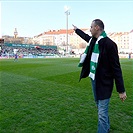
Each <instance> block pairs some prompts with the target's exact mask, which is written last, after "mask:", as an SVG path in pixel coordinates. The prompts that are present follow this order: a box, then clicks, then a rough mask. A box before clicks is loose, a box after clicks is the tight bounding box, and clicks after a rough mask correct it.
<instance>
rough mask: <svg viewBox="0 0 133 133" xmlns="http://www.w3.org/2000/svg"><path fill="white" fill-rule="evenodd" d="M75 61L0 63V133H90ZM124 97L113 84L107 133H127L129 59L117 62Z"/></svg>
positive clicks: (87, 98) (88, 100) (131, 114)
mask: <svg viewBox="0 0 133 133" xmlns="http://www.w3.org/2000/svg"><path fill="white" fill-rule="evenodd" d="M78 62H79V59H76V58H51V59H47V58H45V59H19V60H18V62H14V61H13V59H3V60H0V82H1V84H0V133H96V130H97V109H96V106H95V102H94V99H93V94H92V89H91V84H90V79H89V78H86V79H82V80H81V81H80V82H79V74H80V70H81V68H78V67H77V65H78ZM120 62H121V67H122V72H123V77H124V83H125V88H126V92H127V96H128V97H127V99H126V101H125V102H124V103H123V102H121V101H120V99H119V95H118V93H117V92H116V89H115V86H114V90H113V94H112V98H111V101H110V107H109V115H110V123H111V133H133V99H132V98H133V90H132V89H133V80H132V79H133V75H132V74H133V60H129V59H121V60H120Z"/></svg>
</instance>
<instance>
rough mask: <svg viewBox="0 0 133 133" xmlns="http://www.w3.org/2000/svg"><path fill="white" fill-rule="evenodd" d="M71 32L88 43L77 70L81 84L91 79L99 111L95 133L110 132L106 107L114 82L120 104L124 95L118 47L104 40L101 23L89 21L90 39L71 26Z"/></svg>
mask: <svg viewBox="0 0 133 133" xmlns="http://www.w3.org/2000/svg"><path fill="white" fill-rule="evenodd" d="M73 27H74V31H75V32H76V33H77V35H79V36H80V37H81V38H82V39H84V40H85V41H86V42H88V45H87V47H86V50H85V52H84V53H83V54H82V55H81V59H80V63H79V67H82V70H81V74H80V80H81V79H82V78H86V77H88V76H89V77H90V78H91V82H92V89H93V93H94V98H95V101H96V104H97V108H98V131H97V133H108V132H109V130H110V123H109V116H108V106H109V101H110V97H111V94H112V90H113V84H114V80H115V84H116V89H117V92H118V93H119V97H120V99H121V100H122V101H124V100H125V99H126V97H127V96H126V92H125V88H124V82H123V77H122V71H121V66H120V62H119V56H118V50H117V45H116V43H115V42H113V41H112V40H111V39H110V38H108V37H107V35H106V33H105V31H104V23H103V22H102V21H101V20H100V19H95V20H93V21H92V24H91V27H90V32H91V34H92V37H91V36H89V35H88V34H85V33H84V32H83V31H81V30H80V29H78V28H77V27H76V26H74V25H73Z"/></svg>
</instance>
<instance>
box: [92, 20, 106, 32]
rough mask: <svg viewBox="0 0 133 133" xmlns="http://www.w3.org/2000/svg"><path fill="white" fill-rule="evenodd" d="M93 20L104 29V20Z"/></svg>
mask: <svg viewBox="0 0 133 133" xmlns="http://www.w3.org/2000/svg"><path fill="white" fill-rule="evenodd" d="M93 22H95V24H96V25H98V26H99V27H100V28H101V30H104V23H103V21H102V20H100V19H95V20H93Z"/></svg>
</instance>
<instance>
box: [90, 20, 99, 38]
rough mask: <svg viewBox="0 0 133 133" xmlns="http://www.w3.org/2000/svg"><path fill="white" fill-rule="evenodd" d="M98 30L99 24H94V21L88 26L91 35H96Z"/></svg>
mask: <svg viewBox="0 0 133 133" xmlns="http://www.w3.org/2000/svg"><path fill="white" fill-rule="evenodd" d="M98 30H99V26H98V25H96V24H95V22H92V23H91V27H90V32H91V35H92V36H94V37H96V35H97V33H98Z"/></svg>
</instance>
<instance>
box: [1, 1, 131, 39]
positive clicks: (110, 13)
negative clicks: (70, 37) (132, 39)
mask: <svg viewBox="0 0 133 133" xmlns="http://www.w3.org/2000/svg"><path fill="white" fill-rule="evenodd" d="M64 6H68V7H70V15H69V16H68V28H69V29H72V28H73V27H72V24H74V25H76V26H77V27H79V28H90V25H91V22H92V20H94V19H96V18H100V19H102V20H103V22H104V24H105V31H106V32H120V31H123V32H124V31H131V30H132V29H133V0H132V1H131V0H130V1H124V0H123V1H122V0H121V1H115V0H112V1H100V0H99V1H98V0H97V1H94V0H93V1H89V0H88V1H87V0H86V1H84V0H83V1H78V0H73V1H72V0H67V1H66V0H62V1H61V0H60V1H57V0H53V1H52V0H49V1H46V0H38V1H37V0H16V1H15V0H14V1H13V0H10V1H9V0H1V34H2V35H11V36H13V32H14V29H15V28H17V30H18V35H19V36H26V37H33V36H35V35H38V34H40V33H43V32H44V31H47V30H49V29H51V30H52V29H55V30H57V29H66V14H65V9H64Z"/></svg>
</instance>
